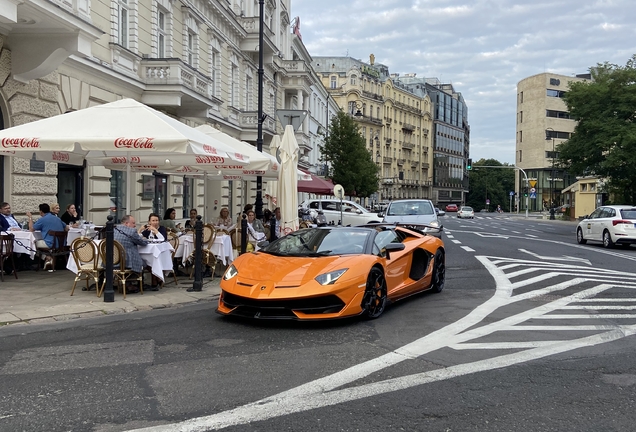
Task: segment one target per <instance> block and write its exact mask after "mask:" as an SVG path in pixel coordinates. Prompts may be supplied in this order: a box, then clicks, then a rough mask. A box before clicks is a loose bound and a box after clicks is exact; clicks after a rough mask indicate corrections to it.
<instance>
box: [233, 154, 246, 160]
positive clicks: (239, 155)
mask: <svg viewBox="0 0 636 432" xmlns="http://www.w3.org/2000/svg"><path fill="white" fill-rule="evenodd" d="M234 158H235V159H236V160H244V158H243V155H242V154H241V153H234Z"/></svg>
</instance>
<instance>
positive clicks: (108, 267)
mask: <svg viewBox="0 0 636 432" xmlns="http://www.w3.org/2000/svg"><path fill="white" fill-rule="evenodd" d="M106 219H107V221H106V239H105V240H104V241H105V242H106V256H105V257H104V258H105V259H106V262H105V263H104V273H105V275H104V277H105V281H104V284H105V288H104V302H105V303H112V302H114V301H115V290H114V289H113V248H114V247H115V246H114V242H115V238H114V227H115V222H113V217H112V216H108V217H107V218H106ZM120 265H123V263H120ZM95 289H97V290H99V287H95ZM124 289H126V288H125V287H124Z"/></svg>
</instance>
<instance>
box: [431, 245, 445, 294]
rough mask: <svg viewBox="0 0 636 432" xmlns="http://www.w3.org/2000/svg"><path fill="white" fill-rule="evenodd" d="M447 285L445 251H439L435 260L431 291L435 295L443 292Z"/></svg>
mask: <svg viewBox="0 0 636 432" xmlns="http://www.w3.org/2000/svg"><path fill="white" fill-rule="evenodd" d="M445 283H446V256H445V255H444V251H442V250H441V249H437V252H435V258H434V259H433V277H432V279H431V290H433V292H435V293H439V292H442V290H443V289H444V284H445Z"/></svg>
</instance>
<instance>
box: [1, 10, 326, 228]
mask: <svg viewBox="0 0 636 432" xmlns="http://www.w3.org/2000/svg"><path fill="white" fill-rule="evenodd" d="M289 12H290V0H280V1H273V0H267V1H265V7H264V15H263V17H264V24H265V26H264V44H263V52H264V73H263V113H264V114H265V116H266V117H265V118H264V121H263V148H264V151H269V144H270V142H271V141H272V139H273V137H274V135H276V134H281V133H282V131H283V127H282V124H281V123H280V122H278V120H277V117H276V112H277V110H279V109H296V108H298V109H306V110H311V109H312V108H315V109H317V110H318V109H319V110H320V111H319V112H318V111H316V112H315V113H312V114H311V115H310V120H308V121H307V123H306V125H303V128H302V129H301V130H300V131H299V137H300V138H302V139H303V140H304V141H302V142H303V146H304V148H303V156H306V159H303V163H305V161H306V163H305V165H304V167H305V168H306V169H308V170H310V171H314V172H317V171H318V170H319V168H320V167H319V164H318V163H316V161H317V160H319V159H320V158H319V156H317V155H316V154H314V152H315V148H314V147H313V146H314V145H315V140H316V136H317V134H316V132H314V133H313V135H312V132H311V130H310V129H311V126H312V125H313V126H314V129H316V131H317V129H318V128H317V126H316V124H317V123H319V122H322V123H321V124H319V125H321V126H322V127H326V124H327V123H326V122H327V116H326V115H324V116H323V115H322V109H323V106H321V105H320V104H319V103H316V104H315V105H312V103H311V101H312V100H313V98H314V96H315V95H321V96H322V98H323V100H326V91H325V90H324V88H321V86H322V84H321V82H320V81H319V80H318V78H317V76H316V75H315V74H314V73H312V71H311V68H310V63H311V59H310V57H309V56H308V54H307V53H306V50H305V49H304V46H303V45H302V40H301V39H300V37H299V35H294V34H292V33H291V32H290V24H291V20H290V17H289ZM0 13H1V14H3V15H2V16H1V17H0V23H1V24H0V29H1V30H2V35H3V36H2V37H0V43H1V44H2V45H1V49H0V111H1V112H2V116H1V118H2V121H3V124H2V126H3V128H8V127H11V126H16V125H20V124H23V123H27V122H30V121H34V120H38V119H41V118H46V117H50V116H54V115H59V114H62V113H65V112H67V111H70V110H79V109H83V108H87V107H90V106H93V105H96V104H102V103H107V102H112V101H115V100H117V99H121V98H133V99H136V100H139V101H141V102H143V103H145V104H147V105H149V106H152V107H153V108H155V109H158V110H160V111H163V112H165V113H166V114H168V115H170V116H172V117H174V118H177V119H179V120H180V121H182V122H184V123H186V124H188V125H190V126H197V125H201V124H210V125H212V126H213V127H215V128H217V129H219V130H221V131H222V132H225V133H227V134H228V135H231V136H233V137H235V138H238V139H240V140H243V141H246V142H249V143H252V144H254V143H255V142H256V139H257V128H258V118H257V113H258V111H257V102H258V101H257V90H258V87H257V86H258V64H259V56H258V54H259V10H258V2H244V1H240V0H205V1H190V0H182V1H180V2H173V1H170V0H152V1H147V2H140V1H137V0H128V1H123V0H97V1H95V0H93V1H89V0H51V1H50V2H39V1H32V0H25V1H24V2H21V3H19V4H17V3H16V4H12V6H11V7H7V8H4V9H3V10H2V11H1V12H0ZM299 52H300V53H301V54H302V55H298V53H299ZM286 86H294V87H293V89H291V90H289V91H288V90H286ZM0 166H1V167H2V175H1V176H0V181H1V184H0V191H1V192H0V193H1V194H2V198H3V199H4V200H8V201H10V202H11V204H12V208H13V210H14V212H15V213H16V214H18V216H19V215H21V214H24V212H26V211H28V210H31V211H35V210H36V209H37V205H38V204H39V203H42V202H55V201H58V202H60V204H61V205H62V207H64V206H65V205H66V204H70V203H74V204H76V205H78V206H79V207H80V208H81V213H82V214H83V215H84V217H85V218H86V219H90V220H93V221H100V222H101V221H103V220H104V219H105V216H106V215H107V214H108V213H109V212H112V211H113V210H115V209H116V210H115V211H116V214H117V215H118V216H121V215H122V214H124V213H132V214H133V215H135V216H136V218H137V220H145V218H146V217H147V215H148V213H150V212H151V211H155V212H159V213H163V210H165V209H166V208H168V207H173V208H176V210H177V215H178V217H181V216H182V215H185V214H187V211H188V210H189V209H190V208H197V209H198V210H199V213H205V214H206V215H207V216H208V217H207V219H210V218H211V217H214V216H216V215H217V214H218V210H219V208H220V207H221V206H230V207H231V211H232V213H236V212H238V211H239V209H240V207H241V205H242V204H244V203H246V202H254V197H255V191H254V184H250V182H244V181H226V180H223V178H222V177H217V178H212V179H211V180H208V182H207V184H205V185H204V181H203V180H202V179H196V178H187V177H183V176H174V175H164V174H162V173H161V172H154V173H153V172H149V173H147V174H133V178H131V179H126V178H125V174H124V173H122V172H117V171H110V170H106V169H104V168H102V167H90V166H87V167H77V166H71V165H64V164H55V163H46V164H45V167H44V169H43V172H40V171H37V172H36V171H33V170H32V164H31V163H30V161H29V160H24V159H19V158H13V157H9V156H8V155H6V154H5V155H3V156H0ZM128 183H132V185H134V186H133V188H132V189H133V190H134V192H133V195H132V197H131V198H132V199H131V207H132V208H130V209H126V208H123V203H125V199H124V198H125V195H126V191H127V190H128ZM144 188H151V189H152V190H154V198H153V199H144V194H142V190H143V189H144Z"/></svg>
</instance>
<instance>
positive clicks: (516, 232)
mask: <svg viewBox="0 0 636 432" xmlns="http://www.w3.org/2000/svg"><path fill="white" fill-rule="evenodd" d="M512 232H513V233H515V234H521V233H520V232H519V231H512Z"/></svg>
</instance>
